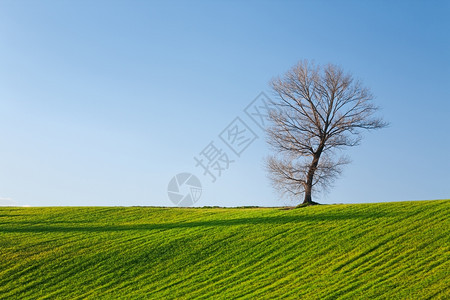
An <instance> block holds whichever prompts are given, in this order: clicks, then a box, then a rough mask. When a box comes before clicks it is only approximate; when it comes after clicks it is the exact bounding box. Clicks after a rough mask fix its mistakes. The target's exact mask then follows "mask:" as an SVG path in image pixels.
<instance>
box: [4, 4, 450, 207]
mask: <svg viewBox="0 0 450 300" xmlns="http://www.w3.org/2000/svg"><path fill="white" fill-rule="evenodd" d="M449 14H450V2H449V1H243V2H241V1H189V2H188V1H183V2H181V1H180V2H173V1H155V2H151V1H87V0H85V1H56V0H55V1H8V0H2V1H0V142H1V147H0V205H1V204H2V203H16V204H18V205H31V206H48V205H124V206H127V205H157V206H172V205H173V204H172V202H170V201H169V199H168V196H167V185H168V182H169V181H170V179H171V178H172V177H173V176H174V175H175V174H177V173H181V172H191V173H193V174H195V175H197V177H198V178H199V179H200V181H201V182H202V185H203V194H202V196H201V198H200V200H199V201H198V202H197V203H196V205H198V206H204V205H219V206H240V205H261V206H277V205H285V204H292V202H289V201H286V200H282V199H279V197H278V195H277V194H276V193H274V192H273V190H272V188H271V186H270V184H269V181H268V179H267V178H266V174H265V171H264V168H263V158H264V157H265V156H266V155H267V154H268V153H269V152H268V147H267V145H266V143H265V141H264V136H263V133H262V132H261V131H260V130H259V128H257V127H255V125H254V124H251V123H250V121H249V120H248V119H245V116H246V115H245V113H244V112H243V109H244V108H245V107H246V106H247V105H248V103H250V102H251V101H252V100H253V99H254V98H255V97H256V96H257V95H258V94H259V93H260V92H261V91H265V92H268V94H269V90H268V82H269V81H270V79H271V78H272V77H274V76H277V75H279V74H282V73H283V72H285V71H286V70H287V69H289V68H290V67H291V66H292V65H294V64H295V63H296V62H297V61H299V60H301V59H313V60H314V61H315V62H316V63H320V64H321V63H328V62H331V63H336V64H339V65H341V66H342V67H343V68H344V69H345V70H347V71H350V72H352V73H353V74H354V75H355V76H356V77H358V78H360V79H361V80H363V82H364V83H365V85H367V86H368V87H370V88H371V89H372V91H373V93H374V94H375V95H376V100H375V101H376V103H377V104H379V105H380V106H381V107H382V108H383V109H382V111H381V115H382V116H384V117H385V119H386V120H388V121H389V122H390V123H391V126H390V127H389V128H387V129H383V130H381V131H377V132H371V133H368V134H366V135H365V139H364V140H363V142H362V144H361V146H359V147H356V148H352V149H351V150H349V151H348V154H349V155H350V156H351V158H352V160H353V162H352V164H350V165H348V166H347V167H346V168H345V171H344V173H343V176H342V177H341V178H340V179H339V180H337V181H336V183H335V187H334V188H333V189H331V190H330V192H329V193H328V194H326V195H320V196H319V197H318V198H315V200H317V201H320V202H322V203H353V202H358V203H360V202H380V201H400V200H416V199H438V198H449V197H450V158H449V153H450V152H449V149H450V134H449V127H450V125H449V121H448V118H449V117H448V116H449V112H450V37H449V32H450V21H449V20H450V19H449V18H448V16H449ZM238 116H239V117H241V119H242V120H243V121H245V122H247V124H248V125H249V126H250V127H251V128H252V129H253V130H254V132H255V133H256V134H257V135H258V136H259V138H258V139H257V140H256V141H255V142H254V143H252V144H251V145H250V146H249V147H248V148H247V149H246V150H245V152H243V153H242V155H241V156H240V157H235V156H232V155H231V154H232V153H229V155H230V158H231V159H234V160H235V162H234V163H232V164H231V165H230V168H229V169H228V170H226V171H224V172H223V173H222V175H221V177H219V178H218V179H217V181H216V182H214V183H212V182H210V180H209V177H207V176H204V175H203V172H202V170H201V169H199V168H198V167H195V161H194V156H197V155H198V154H199V153H200V152H201V151H202V150H203V149H204V148H205V147H206V146H207V145H208V144H209V143H210V142H211V141H213V142H214V143H216V144H217V145H218V146H220V147H221V148H223V149H222V150H223V151H225V150H226V149H225V146H224V145H223V144H220V139H219V137H218V135H219V134H220V133H221V132H222V130H223V129H224V128H225V127H226V126H227V125H228V124H229V123H230V122H231V121H233V119H234V118H235V117H238ZM228 152H229V151H228Z"/></svg>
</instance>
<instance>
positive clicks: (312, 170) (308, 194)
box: [302, 144, 323, 205]
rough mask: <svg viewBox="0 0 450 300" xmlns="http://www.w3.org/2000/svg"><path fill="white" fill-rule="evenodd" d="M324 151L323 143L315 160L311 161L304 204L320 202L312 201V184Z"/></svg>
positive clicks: (315, 155) (314, 157)
mask: <svg viewBox="0 0 450 300" xmlns="http://www.w3.org/2000/svg"><path fill="white" fill-rule="evenodd" d="M322 151H323V144H321V145H320V146H319V149H317V151H316V153H315V154H314V156H313V160H312V162H311V165H310V167H309V170H308V174H307V176H306V186H305V198H304V199H303V203H302V205H314V204H318V203H317V202H314V201H312V196H311V193H312V186H313V182H314V181H313V179H314V173H315V172H316V169H317V165H318V164H319V159H320V155H321V154H322Z"/></svg>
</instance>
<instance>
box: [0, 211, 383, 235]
mask: <svg viewBox="0 0 450 300" xmlns="http://www.w3.org/2000/svg"><path fill="white" fill-rule="evenodd" d="M389 215H391V214H388V213H386V212H377V213H374V212H371V213H364V212H354V211H353V212H352V211H349V212H339V213H332V214H331V213H323V214H314V215H280V216H266V217H254V218H236V219H219V220H205V221H193V222H173V223H145V224H130V225H126V224H125V225H120V224H117V225H116V224H106V225H98V223H97V224H92V225H90V224H89V223H88V222H81V221H67V222H64V221H57V222H53V221H36V222H34V223H33V222H32V221H31V222H26V223H25V222H10V223H8V226H7V227H2V226H0V232H16V233H20V232H23V233H26V232H34V233H39V232H41V233H46V232H114V231H116V232H120V231H135V230H140V231H153V230H170V229H181V228H196V227H205V228H206V227H219V226H235V225H250V226H251V225H265V224H266V225H283V224H296V223H299V224H300V223H304V222H330V221H345V220H349V219H367V220H370V219H374V218H380V217H388V216H389ZM74 223H84V224H85V225H76V224H74ZM15 224H17V226H15ZM56 224H58V225H56ZM59 224H61V225H59ZM62 224H66V225H65V226H63V225H62ZM26 225H29V226H26Z"/></svg>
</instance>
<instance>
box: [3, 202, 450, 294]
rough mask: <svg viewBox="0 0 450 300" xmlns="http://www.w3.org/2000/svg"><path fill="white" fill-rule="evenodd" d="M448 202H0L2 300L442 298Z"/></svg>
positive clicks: (447, 280) (449, 232)
mask: <svg viewBox="0 0 450 300" xmlns="http://www.w3.org/2000/svg"><path fill="white" fill-rule="evenodd" d="M449 215H450V200H436V201H417V202H396V203H377V204H351V205H318V206H311V207H305V208H301V209H294V210H283V209H280V208H234V209H230V208H228V209H227V208H202V209H195V208H190V209H183V208H152V207H47V208H5V207H3V208H0V249H1V253H0V298H2V299H55V298H60V299H85V298H86V299H98V298H101V299H120V298H126V299H138V298H139V299H141V298H151V299H154V298H159V299H175V298H177V299H183V298H185V299H192V298H213V299H231V298H238V297H240V298H248V299H273V298H281V297H285V298H307V299H336V298H343V299H345V298H349V299H374V298H380V299H429V298H436V299H449V297H450V288H449V285H450V273H449V270H450V263H449V261H450V251H449V250H450V246H449V245H450V243H449V237H450V229H449V228H450V221H449Z"/></svg>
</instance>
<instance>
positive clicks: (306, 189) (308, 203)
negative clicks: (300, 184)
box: [302, 184, 313, 205]
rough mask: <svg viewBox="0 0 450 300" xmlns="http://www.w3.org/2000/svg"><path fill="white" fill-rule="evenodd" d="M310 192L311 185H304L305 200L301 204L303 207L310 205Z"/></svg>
mask: <svg viewBox="0 0 450 300" xmlns="http://www.w3.org/2000/svg"><path fill="white" fill-rule="evenodd" d="M311 190H312V185H308V184H307V185H306V188H305V198H304V199H303V203H302V204H305V205H312V204H313V201H312V197H311Z"/></svg>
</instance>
